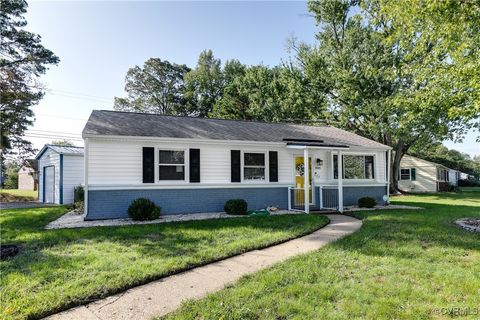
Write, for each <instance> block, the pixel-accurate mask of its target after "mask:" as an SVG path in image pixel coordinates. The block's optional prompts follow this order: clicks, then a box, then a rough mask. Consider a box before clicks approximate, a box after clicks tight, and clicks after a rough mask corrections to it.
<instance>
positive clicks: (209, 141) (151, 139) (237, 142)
mask: <svg viewBox="0 0 480 320" xmlns="http://www.w3.org/2000/svg"><path fill="white" fill-rule="evenodd" d="M83 137H84V138H93V139H98V140H111V141H148V142H183V143H201V144H218V145H225V144H234V145H254V146H268V147H284V146H285V142H270V141H249V140H216V139H190V138H164V137H140V136H107V135H91V134H85V135H83Z"/></svg>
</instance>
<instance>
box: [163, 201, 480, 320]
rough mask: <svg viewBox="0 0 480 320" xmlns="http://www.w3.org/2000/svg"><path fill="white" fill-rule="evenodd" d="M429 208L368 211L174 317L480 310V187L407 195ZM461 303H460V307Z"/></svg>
mask: <svg viewBox="0 0 480 320" xmlns="http://www.w3.org/2000/svg"><path fill="white" fill-rule="evenodd" d="M393 200H394V203H399V204H411V205H415V206H422V207H425V208H426V209H425V210H398V211H397V210H395V211H393V210H392V211H390V210H388V211H387V210H385V211H370V212H362V213H360V216H361V217H362V218H363V219H364V225H363V226H362V228H361V230H360V231H358V232H356V233H354V234H353V235H351V236H348V237H346V238H344V239H342V240H340V241H338V242H336V243H333V244H330V245H327V246H326V247H324V248H322V249H320V250H318V251H316V252H314V253H311V254H308V255H305V256H301V257H298V258H293V259H291V260H289V261H286V262H284V263H281V264H278V265H276V266H274V267H272V268H269V269H266V270H264V271H261V272H259V273H256V274H254V275H251V276H247V277H245V278H242V280H241V281H240V282H239V283H237V284H236V285H234V286H232V287H230V288H227V289H224V290H222V291H220V292H218V293H215V294H212V295H209V296H207V297H206V298H204V299H202V300H199V301H190V302H187V303H185V304H184V305H183V307H182V308H181V309H179V310H178V311H177V312H176V313H173V314H170V315H168V316H167V317H166V318H167V319H351V318H356V319H445V318H453V317H456V314H457V315H458V314H463V315H464V316H465V317H466V318H471V319H478V318H479V317H480V234H478V233H471V232H466V231H464V230H462V229H460V228H458V227H456V226H455V225H454V224H453V221H454V220H456V219H457V218H461V217H480V192H462V193H459V194H454V193H444V194H437V195H418V196H402V197H396V198H393ZM453 308H459V309H453Z"/></svg>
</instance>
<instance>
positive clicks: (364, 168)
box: [333, 155, 375, 179]
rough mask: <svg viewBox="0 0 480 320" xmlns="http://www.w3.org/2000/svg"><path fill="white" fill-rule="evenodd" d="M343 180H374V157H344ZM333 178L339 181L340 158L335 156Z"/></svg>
mask: <svg viewBox="0 0 480 320" xmlns="http://www.w3.org/2000/svg"><path fill="white" fill-rule="evenodd" d="M342 158H343V179H373V178H374V177H375V173H374V160H373V156H361V155H358V156H357V155H344V156H343V157H342ZM333 178H334V179H338V156H337V155H333Z"/></svg>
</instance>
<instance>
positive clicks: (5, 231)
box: [0, 207, 328, 319]
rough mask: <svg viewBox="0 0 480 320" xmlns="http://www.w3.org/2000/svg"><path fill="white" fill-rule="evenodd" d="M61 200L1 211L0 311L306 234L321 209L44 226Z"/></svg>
mask: <svg viewBox="0 0 480 320" xmlns="http://www.w3.org/2000/svg"><path fill="white" fill-rule="evenodd" d="M65 211H66V208H64V207H49V208H36V209H13V210H2V211H1V212H0V224H1V241H2V244H19V245H21V253H20V254H19V255H18V256H16V257H14V258H11V259H9V260H6V261H2V262H0V267H1V275H2V276H1V282H0V283H1V290H0V301H1V302H2V303H1V308H2V309H1V310H0V315H1V316H0V318H5V319H24V318H39V317H41V316H43V315H47V314H50V313H52V312H54V311H58V310H62V309H65V308H67V307H69V306H74V305H79V304H82V303H86V302H89V301H91V300H92V299H94V298H100V297H105V296H108V295H110V294H111V293H114V292H119V291H122V290H124V289H126V288H129V287H132V286H135V285H138V284H141V283H145V282H148V281H150V280H153V279H156V278H159V277H162V276H165V275H168V274H171V273H174V272H177V271H179V270H182V269H186V268H189V267H192V266H195V265H201V264H205V263H208V262H211V261H213V260H217V259H221V258H225V257H228V256H231V255H235V254H238V253H241V252H244V251H248V250H252V249H255V248H260V247H265V246H268V245H271V244H274V243H277V242H280V241H284V240H287V239H290V238H294V237H297V236H299V235H302V234H305V233H310V232H312V231H313V230H316V229H318V228H320V227H322V226H324V225H325V224H327V223H328V219H327V218H325V217H320V216H307V215H282V216H270V217H264V218H262V217H257V218H229V219H221V220H203V221H191V222H182V223H166V224H157V225H137V226H124V227H97V228H88V229H68V230H65V229H63V230H43V229H42V228H43V227H44V226H45V225H46V224H47V223H48V222H49V221H52V220H54V219H56V218H58V217H59V216H60V215H62V214H63V213H64V212H65Z"/></svg>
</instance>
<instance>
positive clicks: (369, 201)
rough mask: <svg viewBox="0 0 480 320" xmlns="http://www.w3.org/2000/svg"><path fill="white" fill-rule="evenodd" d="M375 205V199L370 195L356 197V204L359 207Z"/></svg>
mask: <svg viewBox="0 0 480 320" xmlns="http://www.w3.org/2000/svg"><path fill="white" fill-rule="evenodd" d="M376 205H377V200H375V199H374V198H372V197H363V198H360V199H358V206H359V207H360V208H373V207H375V206H376Z"/></svg>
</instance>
